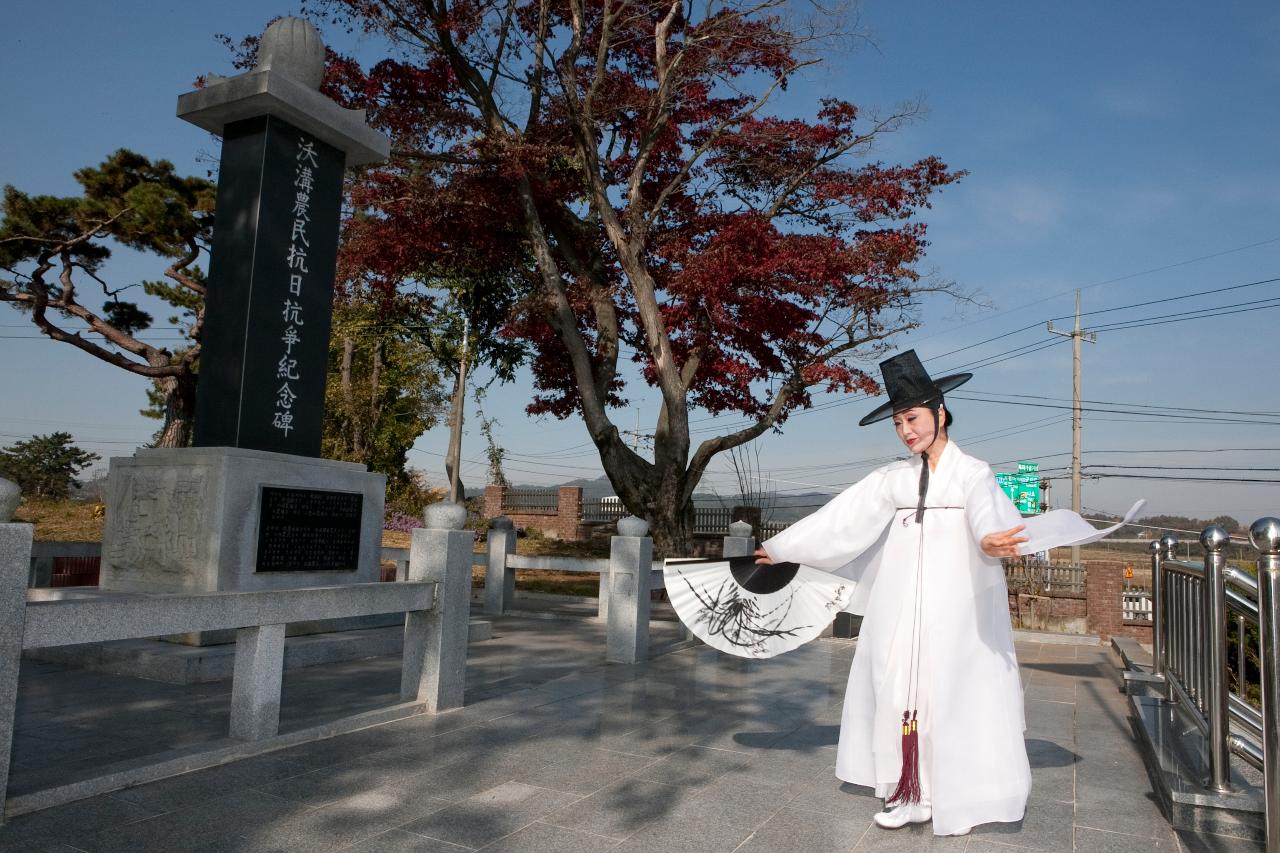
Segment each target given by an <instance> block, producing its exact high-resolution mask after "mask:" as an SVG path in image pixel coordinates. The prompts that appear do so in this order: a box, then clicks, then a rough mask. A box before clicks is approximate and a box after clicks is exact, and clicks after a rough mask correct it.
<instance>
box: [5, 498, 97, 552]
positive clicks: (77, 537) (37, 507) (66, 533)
mask: <svg viewBox="0 0 1280 853" xmlns="http://www.w3.org/2000/svg"><path fill="white" fill-rule="evenodd" d="M13 520H14V521H21V522H26V523H27V524H34V525H35V527H36V529H35V538H36V541H37V542H101V541H102V523H103V517H102V504H99V503H88V502H86V501H73V500H44V499H38V498H30V499H27V500H24V501H23V502H22V503H20V504H18V509H17V511H16V512H15V513H14V514H13Z"/></svg>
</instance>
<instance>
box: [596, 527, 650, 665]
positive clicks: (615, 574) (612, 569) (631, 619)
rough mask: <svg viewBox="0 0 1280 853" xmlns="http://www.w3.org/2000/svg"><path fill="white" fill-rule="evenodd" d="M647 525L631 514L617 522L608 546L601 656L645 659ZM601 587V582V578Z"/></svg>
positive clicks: (632, 660) (630, 660)
mask: <svg viewBox="0 0 1280 853" xmlns="http://www.w3.org/2000/svg"><path fill="white" fill-rule="evenodd" d="M648 532H649V525H648V524H647V523H646V522H645V521H644V520H643V519H639V518H636V517H635V516H627V517H626V518H623V519H620V520H619V521H618V535H617V536H614V537H613V539H612V540H611V541H610V546H609V577H608V590H609V591H608V599H609V605H608V607H609V609H608V617H607V618H608V627H607V630H608V635H607V637H608V639H607V642H606V649H605V659H606V660H608V661H609V662H611V663H639V662H640V661H643V660H647V659H648V658H649V576H650V573H651V572H652V571H653V540H652V539H650V538H649V537H648V536H646V535H645V534H646V533H648ZM601 581H602V583H601V589H602V590H603V589H604V587H605V584H604V583H603V581H604V579H603V578H602V579H601Z"/></svg>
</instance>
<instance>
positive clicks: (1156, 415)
mask: <svg viewBox="0 0 1280 853" xmlns="http://www.w3.org/2000/svg"><path fill="white" fill-rule="evenodd" d="M952 396H953V398H954V399H958V400H967V401H970V402H975V403H996V404H999V405H1003V406H1030V407H1032V408H1037V409H1071V408H1072V407H1071V406H1068V405H1065V404H1061V403H1028V402H1022V401H1017V400H997V399H995V398H994V397H976V396H972V395H967V394H965V393H964V392H960V391H956V392H953V395H952ZM1115 405H1127V404H1124V403H1117V404H1115ZM1081 411H1082V412H1097V413H1099V414H1107V415H1141V416H1143V417H1144V418H1149V419H1153V420H1160V419H1165V418H1169V419H1177V420H1182V421H1206V422H1210V423H1228V424H1230V423H1237V424H1259V425H1265V426H1280V421H1266V420H1241V419H1238V418H1222V417H1215V416H1211V415H1188V414H1177V413H1172V412H1152V411H1143V410H1141V409H1103V408H1093V407H1081ZM1271 417H1280V415H1272V416H1271Z"/></svg>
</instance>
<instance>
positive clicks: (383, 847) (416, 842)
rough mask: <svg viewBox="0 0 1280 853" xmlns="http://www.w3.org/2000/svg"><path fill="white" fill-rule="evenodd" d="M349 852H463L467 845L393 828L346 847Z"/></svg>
mask: <svg viewBox="0 0 1280 853" xmlns="http://www.w3.org/2000/svg"><path fill="white" fill-rule="evenodd" d="M347 850H348V851H350V853H464V851H467V850H469V848H467V847H460V846H458V845H457V844H450V843H449V842H447V841H440V840H439V839H436V838H426V837H424V836H421V835H414V834H413V833H412V832H405V831H404V830H401V829H393V830H391V831H390V832H384V833H382V834H381V835H375V836H374V837H373V838H369V839H366V840H364V841H361V842H360V843H359V844H356V845H355V846H353V847H348V848H347Z"/></svg>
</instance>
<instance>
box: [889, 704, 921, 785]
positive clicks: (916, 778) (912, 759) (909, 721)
mask: <svg viewBox="0 0 1280 853" xmlns="http://www.w3.org/2000/svg"><path fill="white" fill-rule="evenodd" d="M918 802H920V735H919V732H918V731H917V727H916V712H915V711H911V712H910V713H908V712H907V711H903V712H902V775H901V776H900V777H899V778H898V787H897V788H895V789H894V791H893V794H892V795H890V797H889V799H887V800H885V801H884V803H885V805H886V806H893V805H898V804H899V803H918Z"/></svg>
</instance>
